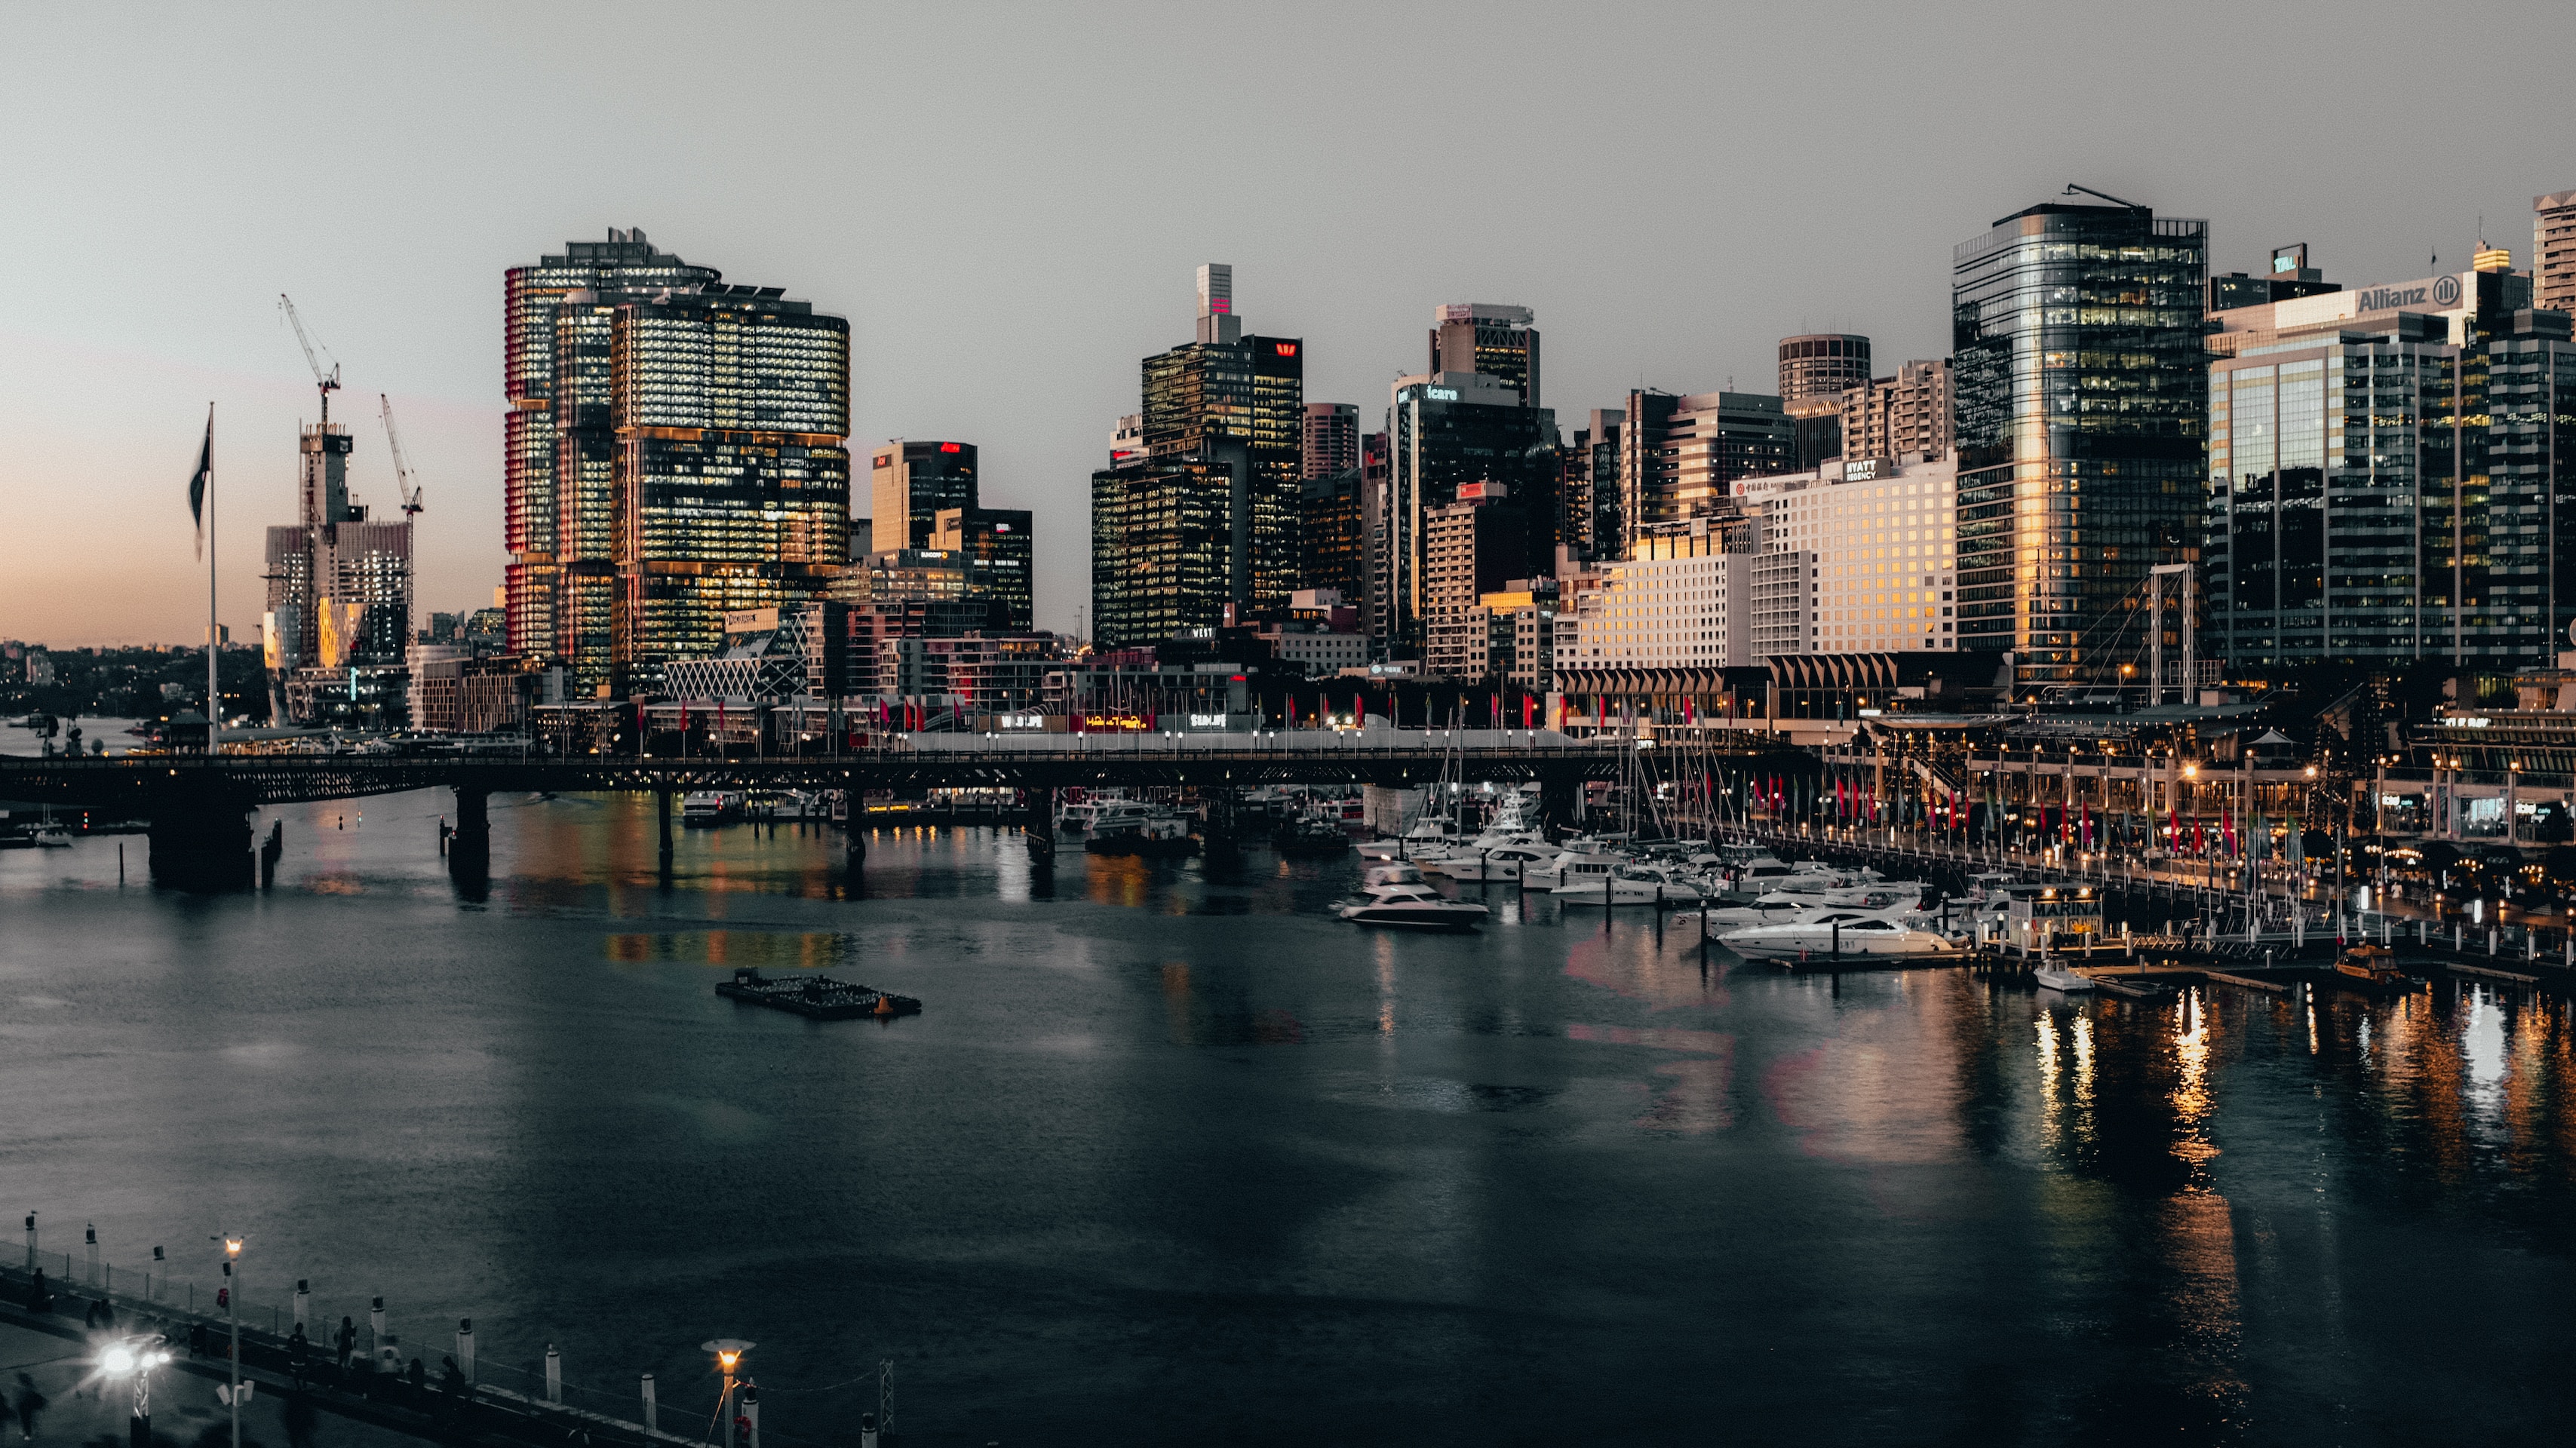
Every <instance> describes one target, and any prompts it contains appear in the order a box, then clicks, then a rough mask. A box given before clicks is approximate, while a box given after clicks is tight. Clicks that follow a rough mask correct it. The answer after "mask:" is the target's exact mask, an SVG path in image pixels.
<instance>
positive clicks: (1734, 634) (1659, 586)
mask: <svg viewBox="0 0 2576 1448" xmlns="http://www.w3.org/2000/svg"><path fill="white" fill-rule="evenodd" d="M1755 557H1756V555H1754V554H1750V553H1720V552H1715V551H1700V552H1685V551H1678V550H1676V551H1674V552H1672V553H1669V554H1667V555H1666V556H1663V557H1655V558H1628V559H1622V560H1619V561H1617V562H1612V563H1604V564H1602V565H1600V566H1599V567H1598V568H1597V569H1595V570H1594V572H1595V574H1596V578H1597V583H1596V586H1595V587H1593V588H1591V589H1590V590H1589V591H1587V592H1584V593H1583V594H1582V595H1581V596H1580V598H1579V599H1577V600H1570V601H1569V602H1568V604H1567V610H1568V611H1567V612H1561V613H1560V614H1559V615H1558V616H1557V629H1556V639H1555V658H1554V660H1553V663H1554V668H1555V676H1556V677H1555V684H1556V688H1557V689H1558V690H1559V691H1560V692H1563V693H1569V694H1589V695H1593V696H1595V697H1600V696H1605V695H1607V696H1642V697H1659V696H1660V697H1672V698H1693V697H1697V698H1708V697H1712V696H1715V695H1718V694H1721V693H1723V692H1725V689H1726V684H1725V680H1724V678H1723V677H1722V675H1721V674H1720V672H1719V671H1720V670H1723V669H1728V668H1733V667H1737V666H1739V665H1745V664H1751V663H1754V662H1756V661H1757V660H1756V656H1755V654H1754V652H1753V630H1752V616H1753V607H1752V605H1753V592H1752V585H1753V565H1754V561H1755ZM1569 620H1570V624H1569Z"/></svg>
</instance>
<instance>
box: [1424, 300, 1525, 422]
mask: <svg viewBox="0 0 2576 1448" xmlns="http://www.w3.org/2000/svg"><path fill="white" fill-rule="evenodd" d="M1535 320H1536V318H1535V316H1534V315H1533V314H1532V313H1531V312H1530V309H1529V308H1527V307H1505V306H1497V305H1495V304H1493V303H1491V302H1453V303H1451V304H1449V305H1447V306H1441V307H1434V308H1432V309H1431V363H1430V366H1429V367H1428V368H1426V369H1425V370H1426V371H1427V372H1429V373H1432V374H1438V373H1442V372H1462V373H1463V372H1480V373H1482V374H1484V375H1485V376H1487V377H1491V378H1494V379H1496V380H1498V381H1500V382H1501V383H1502V384H1503V385H1504V386H1506V387H1509V388H1511V389H1512V390H1513V391H1514V392H1517V393H1519V394H1520V399H1521V406H1523V407H1537V406H1540V405H1541V403H1540V401H1539V390H1538V382H1539V377H1538V328H1537V327H1535V326H1532V325H1531V323H1532V322H1534V321H1535Z"/></svg>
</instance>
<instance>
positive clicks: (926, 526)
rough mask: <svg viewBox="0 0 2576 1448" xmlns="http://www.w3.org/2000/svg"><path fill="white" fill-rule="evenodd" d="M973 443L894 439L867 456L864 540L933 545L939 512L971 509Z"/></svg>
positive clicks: (888, 544)
mask: <svg viewBox="0 0 2576 1448" xmlns="http://www.w3.org/2000/svg"><path fill="white" fill-rule="evenodd" d="M975 460H976V453H975V445H974V444H973V443H971V442H939V441H926V442H915V441H912V440H910V439H905V438H896V439H892V440H890V441H888V442H887V443H886V445H885V446H883V447H881V448H878V449H877V450H876V452H875V453H874V454H873V455H871V456H870V458H869V459H868V494H869V500H870V504H871V508H870V511H871V516H870V518H869V519H868V522H869V525H870V532H869V540H870V542H871V544H873V545H874V547H876V548H936V547H938V546H939V545H938V544H936V543H933V542H932V541H931V535H932V534H934V533H936V532H937V531H938V530H939V515H940V514H941V513H942V512H943V511H945V510H947V509H950V508H972V507H975V506H976V505H977V503H978V502H979V498H978V496H977V493H976V483H975V473H976V461H975Z"/></svg>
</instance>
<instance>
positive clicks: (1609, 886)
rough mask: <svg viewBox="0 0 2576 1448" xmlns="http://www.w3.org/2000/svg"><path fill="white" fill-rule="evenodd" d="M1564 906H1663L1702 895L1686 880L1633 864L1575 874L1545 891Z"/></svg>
mask: <svg viewBox="0 0 2576 1448" xmlns="http://www.w3.org/2000/svg"><path fill="white" fill-rule="evenodd" d="M1548 893H1549V894H1551V895H1554V896H1555V897H1556V898H1557V899H1558V900H1560V901H1562V902H1564V903H1565V904H1567V905H1610V906H1614V907H1615V906H1620V905H1652V906H1660V907H1664V908H1667V909H1670V908H1674V907H1678V906H1684V905H1697V904H1699V903H1700V901H1701V899H1702V898H1704V897H1702V896H1701V894H1700V892H1699V888H1698V887H1697V886H1695V885H1692V884H1690V883H1688V882H1686V881H1681V880H1666V879H1663V878H1661V877H1659V876H1657V875H1655V874H1654V873H1653V872H1651V871H1647V870H1640V869H1636V868H1633V867H1630V868H1625V869H1620V870H1614V871H1611V872H1609V873H1606V874H1599V875H1587V876H1583V877H1578V878H1577V879H1575V880H1573V881H1572V882H1570V883H1568V884H1564V885H1559V886H1557V887H1556V888H1555V889H1553V890H1551V891H1549V892H1548Z"/></svg>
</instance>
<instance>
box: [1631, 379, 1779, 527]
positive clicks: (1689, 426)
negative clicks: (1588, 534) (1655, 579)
mask: <svg viewBox="0 0 2576 1448" xmlns="http://www.w3.org/2000/svg"><path fill="white" fill-rule="evenodd" d="M1797 460H1798V443H1797V426H1796V423H1795V422H1794V420H1792V419H1791V418H1790V417H1789V415H1788V413H1787V411H1786V410H1785V409H1784V408H1783V406H1782V404H1781V401H1780V399H1779V398H1777V397H1773V396H1771V395H1769V394H1767V393H1759V392H1699V393H1692V394H1689V395H1687V396H1677V395H1675V394H1673V393H1670V392H1648V391H1642V390H1641V391H1636V392H1631V393H1629V394H1628V410H1627V416H1626V418H1625V419H1624V421H1623V422H1622V423H1621V424H1620V429H1619V526H1620V530H1621V539H1620V548H1619V555H1620V556H1622V557H1625V556H1627V554H1628V552H1629V550H1631V549H1632V548H1633V547H1634V546H1635V544H1636V541H1637V539H1638V538H1639V537H1640V536H1642V535H1644V534H1646V533H1649V532H1652V531H1655V530H1657V529H1660V528H1664V527H1669V526H1670V525H1672V524H1675V523H1687V522H1689V521H1690V520H1691V519H1693V518H1699V517H1706V516H1707V515H1709V514H1711V513H1714V512H1717V511H1719V510H1720V509H1721V508H1722V507H1723V506H1724V505H1725V503H1726V499H1727V497H1728V490H1727V484H1729V483H1731V482H1734V481H1735V480H1736V479H1737V478H1758V477H1767V476H1770V475H1771V474H1774V473H1786V472H1790V471H1793V470H1794V469H1795V467H1796V464H1797Z"/></svg>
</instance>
